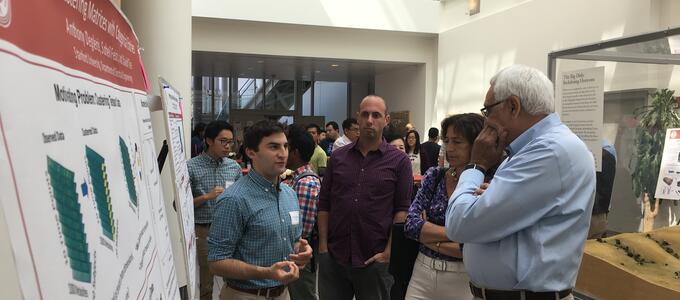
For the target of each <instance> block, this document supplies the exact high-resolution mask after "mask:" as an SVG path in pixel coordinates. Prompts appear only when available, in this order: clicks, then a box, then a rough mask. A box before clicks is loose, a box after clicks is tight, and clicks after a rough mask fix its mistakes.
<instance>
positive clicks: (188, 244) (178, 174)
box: [159, 78, 196, 298]
mask: <svg viewBox="0 0 680 300" xmlns="http://www.w3.org/2000/svg"><path fill="white" fill-rule="evenodd" d="M159 83H160V86H161V102H162V103H163V112H164V117H165V125H166V133H167V140H168V154H169V156H170V166H172V170H171V172H170V173H171V174H172V179H173V182H174V184H175V189H174V190H175V205H176V207H177V209H178V216H179V218H180V224H181V226H182V233H183V235H184V236H183V237H184V240H183V243H184V255H185V258H186V259H185V261H186V264H187V266H186V267H187V277H188V278H187V282H188V283H189V284H188V286H189V298H193V294H195V288H194V287H195V286H196V231H195V230H194V196H193V194H192V193H191V182H190V181H189V170H188V169H187V161H186V156H187V152H186V149H185V146H184V145H186V143H185V142H184V137H185V135H184V125H183V119H184V116H183V113H182V98H181V96H180V94H179V92H177V90H176V89H174V88H173V87H172V86H170V84H169V83H168V82H167V81H165V80H164V79H163V78H160V79H159Z"/></svg>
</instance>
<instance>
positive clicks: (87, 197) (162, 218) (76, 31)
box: [0, 0, 180, 299]
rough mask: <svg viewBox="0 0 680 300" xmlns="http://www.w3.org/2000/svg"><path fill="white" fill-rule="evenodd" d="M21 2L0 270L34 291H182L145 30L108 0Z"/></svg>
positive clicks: (12, 23) (7, 34)
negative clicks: (5, 264) (9, 257)
mask: <svg viewBox="0 0 680 300" xmlns="http://www.w3.org/2000/svg"><path fill="white" fill-rule="evenodd" d="M11 3H12V6H11V19H9V20H8V21H7V22H6V23H5V24H3V26H0V66H2V68H0V91H2V93H0V140H1V141H2V142H1V143H0V146H1V147H0V174H1V176H0V205H1V209H0V213H3V214H4V217H5V220H6V225H7V232H8V236H9V241H0V242H3V243H7V242H9V243H10V244H11V249H12V252H13V256H14V262H15V269H11V268H3V270H1V271H0V272H3V273H5V272H9V273H13V274H14V276H16V277H17V278H18V282H19V286H20V287H19V289H20V293H21V295H22V297H23V298H25V299H179V298H180V296H179V291H178V286H177V278H176V275H175V269H174V261H173V253H172V250H171V247H170V236H169V233H168V228H167V220H166V214H165V206H164V199H163V195H162V189H161V187H160V178H159V174H158V167H157V164H156V160H155V156H156V155H155V149H154V146H153V134H152V131H151V127H150V113H149V109H148V104H147V103H148V99H147V90H148V84H147V81H146V78H145V77H144V74H143V71H142V65H141V59H140V56H139V52H138V41H137V38H136V36H135V33H134V32H133V31H132V28H131V27H130V25H129V23H128V22H127V20H126V19H125V17H124V16H123V15H122V14H121V13H120V12H119V11H118V10H117V9H116V7H115V6H113V4H111V3H110V2H109V1H87V0H82V1H48V2H45V1H39V0H22V1H12V2H11ZM37 7H39V8H40V9H35V8H37ZM64 25H66V26H64ZM3 275H7V274H3Z"/></svg>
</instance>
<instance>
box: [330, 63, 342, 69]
mask: <svg viewBox="0 0 680 300" xmlns="http://www.w3.org/2000/svg"><path fill="white" fill-rule="evenodd" d="M339 66H340V65H338V64H332V65H331V67H333V68H336V67H339Z"/></svg>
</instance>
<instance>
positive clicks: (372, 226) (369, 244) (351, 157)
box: [319, 140, 413, 267]
mask: <svg viewBox="0 0 680 300" xmlns="http://www.w3.org/2000/svg"><path fill="white" fill-rule="evenodd" d="M355 147H356V143H354V144H350V145H347V146H345V147H342V148H339V149H336V150H333V154H332V155H331V158H330V159H329V160H328V165H327V166H326V173H325V175H324V178H323V182H322V184H321V193H320V194H319V211H327V212H328V251H329V252H330V253H331V255H332V256H333V258H334V259H335V260H336V261H337V262H338V263H340V264H342V265H346V266H353V267H364V266H365V265H364V262H365V261H366V260H368V259H369V258H371V257H372V256H373V255H375V254H377V253H380V252H383V251H385V247H386V246H387V240H388V239H389V237H390V230H391V227H392V223H393V219H394V214H395V213H396V212H399V211H408V208H409V206H410V203H411V190H412V188H413V175H412V173H411V161H410V160H409V159H408V156H406V153H404V152H401V151H399V150H398V149H397V148H395V147H394V146H392V145H390V144H388V143H387V142H385V141H384V140H383V142H382V143H381V144H380V147H379V148H378V150H376V151H370V152H368V154H367V155H366V157H364V156H363V155H362V154H361V152H360V151H359V149H356V148H355Z"/></svg>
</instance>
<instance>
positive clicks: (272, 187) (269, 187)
mask: <svg viewBox="0 0 680 300" xmlns="http://www.w3.org/2000/svg"><path fill="white" fill-rule="evenodd" d="M248 177H249V178H250V179H251V180H252V181H253V182H255V183H256V184H257V185H259V186H260V187H262V188H263V189H264V190H265V192H276V191H277V190H279V189H280V187H279V184H280V182H278V181H277V182H276V184H273V183H272V182H271V181H269V180H267V178H264V177H263V176H262V175H260V173H258V172H257V171H255V169H250V172H248Z"/></svg>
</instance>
